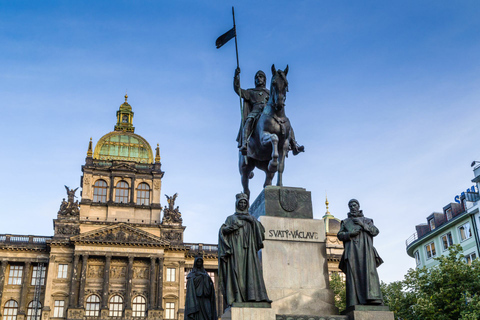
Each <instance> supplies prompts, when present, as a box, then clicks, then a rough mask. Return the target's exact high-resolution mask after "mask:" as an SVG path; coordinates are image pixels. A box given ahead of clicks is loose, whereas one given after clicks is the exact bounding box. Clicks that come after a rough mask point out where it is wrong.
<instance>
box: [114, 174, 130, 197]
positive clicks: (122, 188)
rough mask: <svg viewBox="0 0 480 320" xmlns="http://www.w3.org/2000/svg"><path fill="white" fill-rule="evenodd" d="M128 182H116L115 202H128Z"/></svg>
mask: <svg viewBox="0 0 480 320" xmlns="http://www.w3.org/2000/svg"><path fill="white" fill-rule="evenodd" d="M129 190H130V189H129V188H128V183H126V182H125V181H123V180H122V181H119V182H118V183H117V187H116V191H115V202H116V203H128V191H129Z"/></svg>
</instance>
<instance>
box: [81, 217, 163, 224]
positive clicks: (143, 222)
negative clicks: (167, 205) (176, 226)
mask: <svg viewBox="0 0 480 320" xmlns="http://www.w3.org/2000/svg"><path fill="white" fill-rule="evenodd" d="M80 220H82V221H107V222H129V223H138V224H159V223H160V220H153V221H152V220H150V219H131V218H114V217H108V218H100V217H80Z"/></svg>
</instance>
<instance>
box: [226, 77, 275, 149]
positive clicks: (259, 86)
mask: <svg viewBox="0 0 480 320" xmlns="http://www.w3.org/2000/svg"><path fill="white" fill-rule="evenodd" d="M266 80H267V77H266V76H265V72H263V71H262V70H258V71H257V73H256V74H255V88H251V89H247V90H244V89H241V88H240V68H237V69H235V76H234V78H233V89H234V90H235V92H236V93H237V94H238V95H239V96H240V97H242V98H243V110H242V124H241V126H240V130H239V131H238V136H237V142H238V147H239V148H240V152H241V153H242V154H243V155H247V141H248V139H249V138H250V135H251V134H252V130H253V125H254V124H255V123H256V121H257V120H258V118H259V117H260V114H261V113H262V111H263V108H264V107H265V104H266V103H267V101H268V96H269V95H270V91H268V89H267V88H265V83H266Z"/></svg>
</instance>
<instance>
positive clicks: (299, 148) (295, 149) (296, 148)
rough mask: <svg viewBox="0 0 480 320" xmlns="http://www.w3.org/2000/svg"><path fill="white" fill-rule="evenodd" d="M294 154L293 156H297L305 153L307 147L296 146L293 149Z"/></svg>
mask: <svg viewBox="0 0 480 320" xmlns="http://www.w3.org/2000/svg"><path fill="white" fill-rule="evenodd" d="M292 152H293V155H294V156H296V155H297V154H299V153H300V152H305V147H304V146H298V145H297V146H295V148H293V150H292Z"/></svg>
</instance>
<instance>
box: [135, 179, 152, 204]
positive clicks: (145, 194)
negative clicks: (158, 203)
mask: <svg viewBox="0 0 480 320" xmlns="http://www.w3.org/2000/svg"><path fill="white" fill-rule="evenodd" d="M137 204H138V205H142V204H143V205H146V206H148V205H150V186H149V185H148V184H146V183H145V182H142V183H140V184H139V185H138V188H137Z"/></svg>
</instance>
